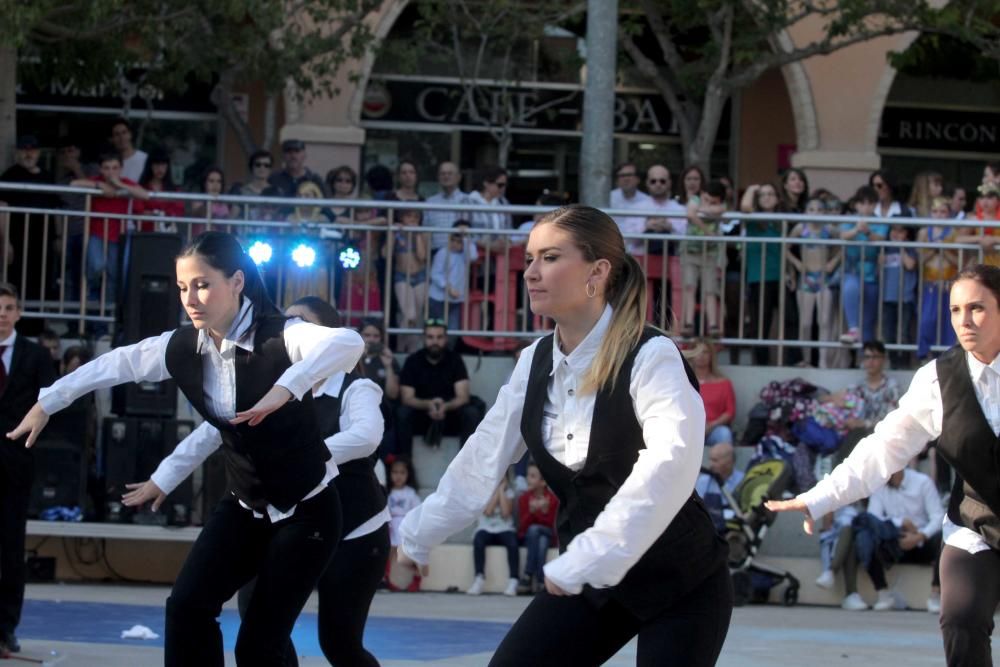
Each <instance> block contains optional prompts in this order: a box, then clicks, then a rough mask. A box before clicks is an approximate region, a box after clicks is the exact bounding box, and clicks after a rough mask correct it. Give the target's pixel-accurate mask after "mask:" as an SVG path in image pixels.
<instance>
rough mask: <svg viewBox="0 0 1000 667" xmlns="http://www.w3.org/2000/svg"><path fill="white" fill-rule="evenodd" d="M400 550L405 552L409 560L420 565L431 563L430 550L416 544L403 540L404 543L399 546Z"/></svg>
mask: <svg viewBox="0 0 1000 667" xmlns="http://www.w3.org/2000/svg"><path fill="white" fill-rule="evenodd" d="M399 548H400V549H402V550H403V553H404V554H405V555H406V557H407V558H409V559H410V560H412V561H413V562H414V563H416V564H418V565H427V564H428V563H429V562H430V559H431V552H430V549H427V548H426V547H423V546H420V545H419V544H417V543H415V542H411V541H409V540H407V539H406V538H403V542H402V543H401V544H400V545H399Z"/></svg>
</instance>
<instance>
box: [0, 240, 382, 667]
mask: <svg viewBox="0 0 1000 667" xmlns="http://www.w3.org/2000/svg"><path fill="white" fill-rule="evenodd" d="M176 272H177V284H178V286H179V288H180V293H181V302H182V303H183V305H184V309H185V310H186V311H187V314H188V317H189V318H190V319H191V322H192V324H193V327H181V328H179V329H176V330H174V331H169V332H166V333H164V334H161V335H160V336H155V337H152V338H147V339H146V340H143V341H141V342H139V343H137V344H135V345H129V346H125V347H119V348H116V349H114V350H111V351H110V352H108V353H106V354H103V355H101V356H100V357H98V358H97V359H95V360H94V361H91V362H90V363H88V364H85V365H83V366H81V367H80V368H79V369H77V370H76V371H75V372H73V373H71V374H69V375H67V376H66V377H64V378H62V379H60V380H59V381H58V382H56V383H55V384H54V385H52V386H51V387H49V388H47V389H45V390H43V391H42V392H41V393H40V394H39V402H38V403H37V404H36V405H35V406H34V407H33V408H32V409H31V411H30V412H29V413H28V415H27V416H26V417H25V418H24V420H23V421H22V422H21V424H20V425H19V426H18V427H17V428H16V429H15V430H14V431H12V432H11V433H9V434H8V437H10V438H12V439H16V438H17V437H20V436H21V435H23V434H28V440H27V445H28V446H31V445H32V444H33V443H34V442H35V440H36V439H37V438H38V434H39V432H40V431H41V430H42V429H43V428H44V427H45V424H46V422H47V421H48V418H49V415H50V414H52V413H53V412H56V411H58V410H61V409H62V408H64V407H66V406H67V405H69V404H70V403H72V402H73V401H74V400H75V399H76V398H78V397H80V396H81V395H83V394H85V393H87V392H89V391H93V390H95V389H99V388H103V387H111V386H114V385H117V384H122V383H124V382H144V381H148V382H158V381H162V380H166V379H168V378H173V379H174V380H175V381H176V382H177V384H178V387H179V388H180V389H181V391H182V392H183V393H184V394H185V396H186V397H187V398H188V400H189V401H191V403H192V405H193V406H194V407H195V409H196V410H198V412H199V413H201V415H202V417H204V418H205V420H206V421H207V422H209V423H210V424H211V425H212V426H214V427H215V428H216V429H218V430H219V432H220V433H221V434H222V440H223V453H224V456H225V461H226V469H227V478H228V482H229V487H230V490H231V491H232V493H231V495H229V496H227V497H226V498H225V499H223V500H222V501H221V502H220V503H219V505H218V507H217V508H216V509H215V512H214V513H213V514H212V516H211V517H210V518H209V519H208V521H207V523H206V525H205V528H204V529H203V530H202V532H201V534H200V535H199V537H198V539H197V540H196V541H195V543H194V546H193V547H192V549H191V553H190V554H189V556H188V558H187V560H186V561H185V563H184V566H183V568H182V569H181V572H180V574H179V575H178V577H177V581H176V582H175V583H174V587H173V590H172V591H171V594H170V597H169V598H168V600H167V609H166V632H165V663H166V664H167V665H168V666H169V667H181V666H183V667H192V666H196V667H200V666H202V665H206V666H209V665H210V666H213V667H221V666H222V665H223V662H224V659H223V650H222V633H221V632H220V630H219V624H218V622H217V620H216V619H217V617H218V615H219V613H220V612H221V610H222V605H223V603H225V602H226V601H227V600H228V599H230V598H231V597H232V596H233V594H234V593H236V591H237V590H238V589H239V588H240V587H241V586H242V585H243V584H245V583H246V582H247V581H249V580H250V579H251V578H253V577H254V576H256V577H257V590H256V592H255V595H254V599H253V601H252V603H251V605H250V609H249V610H248V612H247V615H246V618H245V619H244V621H243V624H242V626H241V627H240V633H239V636H238V638H237V642H236V659H237V662H238V663H239V664H240V665H241V666H242V665H267V666H270V667H273V666H277V665H282V664H283V659H284V652H285V646H286V644H287V642H288V637H289V635H290V633H291V630H292V626H293V625H294V622H295V619H296V617H297V616H298V615H299V612H300V611H301V609H302V607H303V605H304V604H305V602H306V600H307V599H308V597H309V594H310V593H311V592H312V591H313V589H314V588H315V586H316V582H317V581H318V579H319V577H320V575H321V574H322V573H323V570H324V568H325V567H326V565H327V563H328V562H329V560H330V556H331V555H332V554H333V551H334V549H335V548H336V545H337V543H338V541H339V539H340V524H341V519H340V516H341V511H340V501H339V498H338V496H337V492H336V489H334V488H330V487H328V484H329V482H330V481H331V480H332V479H333V478H334V477H335V476H336V474H337V466H336V464H335V463H334V462H333V461H332V460H331V459H330V452H329V451H328V450H327V448H326V447H325V446H324V444H323V438H322V437H321V435H320V432H319V427H318V425H317V422H316V418H315V414H314V411H313V408H312V397H311V392H310V390H311V389H312V388H313V387H314V386H316V385H317V384H318V383H319V382H321V381H323V380H325V379H326V378H328V377H330V376H332V375H334V374H336V373H338V372H341V371H349V370H351V369H352V368H354V366H355V365H356V364H357V361H358V359H359V357H360V355H361V353H362V351H363V349H364V344H363V342H362V340H361V337H360V336H359V335H358V334H357V333H355V332H354V331H351V330H348V329H327V328H325V327H319V326H316V325H313V324H309V323H306V322H303V321H302V320H299V319H286V318H285V317H284V316H282V314H281V313H280V312H279V311H278V310H277V309H276V308H275V307H274V304H272V303H271V301H270V299H269V298H268V296H267V292H266V290H265V288H264V285H263V283H262V282H261V278H260V274H259V273H258V271H257V268H256V266H255V265H254V263H253V261H252V260H251V259H250V258H249V256H247V255H246V253H244V251H243V248H242V247H240V244H239V242H238V241H237V240H236V239H235V237H233V236H231V235H229V234H224V233H221V232H207V233H205V234H203V235H201V236H199V237H198V238H196V239H195V240H194V241H193V242H192V244H191V245H190V246H189V247H188V248H186V249H185V250H184V251H183V252H182V253H181V254H180V256H178V258H177V262H176ZM292 399H297V400H292Z"/></svg>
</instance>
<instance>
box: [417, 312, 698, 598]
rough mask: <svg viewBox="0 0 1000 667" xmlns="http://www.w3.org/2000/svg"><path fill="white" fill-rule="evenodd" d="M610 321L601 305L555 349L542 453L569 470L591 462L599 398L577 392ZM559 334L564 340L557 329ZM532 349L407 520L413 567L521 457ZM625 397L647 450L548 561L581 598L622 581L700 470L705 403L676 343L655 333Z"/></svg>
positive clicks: (549, 573) (474, 512) (552, 574)
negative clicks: (570, 340)
mask: <svg viewBox="0 0 1000 667" xmlns="http://www.w3.org/2000/svg"><path fill="white" fill-rule="evenodd" d="M611 316H612V311H611V308H610V307H607V308H605V310H604V314H603V315H602V316H601V318H600V320H598V322H597V324H595V325H594V328H593V329H591V331H590V333H589V334H588V335H587V336H586V338H585V339H584V340H583V341H582V342H581V343H580V345H579V346H578V347H577V348H576V349H575V350H573V352H571V353H570V354H568V355H566V354H563V353H562V351H560V349H559V346H558V345H553V351H552V361H553V371H552V376H551V380H550V382H549V388H548V389H549V390H548V398H547V400H546V405H545V411H546V412H547V413H549V416H548V417H547V418H546V419H545V422H547V424H548V425H547V426H546V425H545V424H543V433H542V435H543V441H544V444H545V447H546V449H548V450H549V451H550V452H551V453H552V454H553V455H554V456H555V457H556V458H557V459H558V460H559V461H560V462H561V463H563V464H564V465H568V466H570V467H575V468H578V467H579V466H580V465H581V464H582V462H583V461H585V460H586V456H587V450H588V448H589V439H590V421H591V419H592V417H593V413H594V403H595V399H596V396H595V394H594V393H592V392H588V393H586V394H583V395H580V392H578V391H577V388H578V387H579V386H580V383H581V381H582V376H583V373H584V372H585V371H586V370H587V369H588V368H589V366H590V364H591V362H592V361H593V358H594V356H595V354H596V352H597V349H598V347H599V343H600V341H601V339H602V338H603V337H604V335H605V334H606V333H607V330H608V326H609V324H610V322H611ZM555 336H556V340H557V341H558V340H559V329H558V327H557V328H556V333H555ZM536 348H537V342H536V343H535V344H533V345H532V346H531V347H528V348H527V349H525V350H524V352H522V353H521V358H520V360H519V361H518V362H517V366H516V367H515V368H514V372H513V374H512V375H511V378H510V381H508V382H507V384H506V385H504V386H503V387H502V388H501V389H500V393H499V395H498V396H497V400H496V403H495V404H494V405H493V408H492V409H490V411H489V412H488V413H487V414H486V417H485V418H484V419H483V421H482V423H481V424H480V425H479V428H478V429H476V432H475V433H474V434H473V435H472V436H471V437H470V438H469V440H468V441H467V442H466V443H465V446H464V447H463V448H462V449H461V450H460V451H459V453H458V456H456V457H455V459H454V460H453V461H452V462H451V465H449V466H448V470H447V472H445V475H444V477H442V479H441V482H440V484H439V485H438V488H437V491H435V492H434V493H433V494H431V495H430V496H429V497H428V498H427V499H426V500H424V502H423V503H422V504H421V505H420V507H418V508H416V509H414V510H413V511H411V512H410V513H409V514H408V515H407V516H406V518H405V519H404V520H403V523H402V526H401V533H402V538H403V542H402V549H403V551H404V553H406V555H407V556H409V557H410V558H412V559H413V560H415V561H416V562H418V563H427V560H428V555H429V552H430V549H431V548H432V547H434V546H436V545H438V544H440V543H441V542H443V541H444V540H445V539H446V538H447V537H448V536H449V535H451V534H452V533H455V532H457V531H458V530H460V529H462V528H464V527H465V526H468V525H469V524H471V523H472V522H473V521H476V519H477V518H478V517H479V515H480V514H481V513H482V511H483V508H485V507H486V503H487V502H488V501H489V499H490V497H491V496H492V495H493V491H494V490H495V489H496V487H497V485H498V484H499V482H500V478H501V477H502V476H503V475H504V474H505V472H506V470H507V468H508V467H509V466H510V465H511V464H512V463H513V462H514V461H516V460H518V459H520V458H521V456H522V455H523V454H524V451H525V449H526V447H525V444H524V439H523V438H522V437H521V414H522V411H523V408H524V398H525V392H526V391H527V387H528V378H529V375H530V371H531V362H532V358H533V357H534V354H535V350H536ZM629 393H630V394H631V396H632V404H633V406H634V408H635V416H636V418H637V419H638V421H639V424H640V425H641V426H642V431H643V439H644V440H645V445H646V448H645V449H643V450H642V451H641V453H640V454H639V459H638V461H636V464H635V466H634V467H633V469H632V472H631V474H630V475H629V476H628V478H627V479H626V480H625V483H624V484H622V486H621V488H620V489H619V490H618V492H617V493H616V494H615V495H614V496H613V497H612V498H611V500H610V501H609V502H608V504H607V505H606V506H605V508H604V511H602V512H601V514H600V515H598V517H597V520H596V521H595V522H594V525H593V526H591V527H590V528H589V529H587V530H586V531H584V532H583V533H580V534H579V535H577V536H576V537H575V538H574V539H573V541H572V542H570V543H569V545H567V548H566V552H565V553H563V554H561V555H560V556H559V557H558V558H556V559H555V560H553V561H551V562H549V563H548V564H547V565H545V576H546V577H547V578H549V579H551V580H552V581H553V583H555V584H557V585H558V586H559V587H560V588H562V589H563V590H566V591H567V592H569V593H573V594H576V593H579V592H580V591H581V590H582V589H583V585H584V584H590V585H591V586H593V587H595V588H605V587H609V586H614V585H616V584H617V583H618V582H620V581H621V580H622V578H623V577H624V576H625V574H626V573H627V572H628V570H629V569H630V568H631V567H632V566H633V565H635V563H636V562H637V561H638V560H639V558H640V557H642V555H643V554H644V553H645V552H646V550H647V549H649V547H650V546H651V545H652V544H653V542H654V541H656V539H657V538H658V537H659V536H660V535H661V534H662V533H663V531H664V530H666V528H667V526H668V525H670V522H671V521H672V520H673V518H674V517H675V516H676V515H677V512H678V511H680V508H681V507H682V506H683V505H684V503H685V502H686V501H687V499H688V498H689V497H690V495H691V491H692V489H693V488H694V483H695V479H696V478H697V477H698V471H699V469H700V467H701V459H702V451H703V443H704V441H705V407H704V404H703V403H702V400H701V397H700V396H699V395H698V392H697V391H695V390H694V388H693V387H692V386H691V385H690V383H689V382H688V381H687V376H686V374H685V372H684V366H683V363H682V361H681V355H680V352H679V351H678V350H677V347H676V346H675V345H674V344H673V342H671V341H670V339H668V338H666V337H657V338H654V339H652V340H650V341H648V342H647V343H646V344H645V345H643V347H642V349H641V350H640V351H639V353H638V354H637V355H636V358H635V364H634V366H633V368H632V375H631V377H630V379H629ZM570 434H572V435H573V437H572V438H570V437H569V435H570Z"/></svg>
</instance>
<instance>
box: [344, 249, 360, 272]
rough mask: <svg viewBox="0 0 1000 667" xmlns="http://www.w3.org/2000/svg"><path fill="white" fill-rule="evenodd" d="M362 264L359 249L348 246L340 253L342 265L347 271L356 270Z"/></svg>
mask: <svg viewBox="0 0 1000 667" xmlns="http://www.w3.org/2000/svg"><path fill="white" fill-rule="evenodd" d="M360 264H361V253H360V252H358V250H357V248H354V247H352V246H347V247H346V248H344V249H343V250H341V251H340V265H341V266H343V267H344V268H345V269H347V270H351V269H356V268H358V266H359V265H360Z"/></svg>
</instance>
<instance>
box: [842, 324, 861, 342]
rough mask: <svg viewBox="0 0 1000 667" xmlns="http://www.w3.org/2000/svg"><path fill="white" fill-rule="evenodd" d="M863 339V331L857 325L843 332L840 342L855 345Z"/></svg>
mask: <svg viewBox="0 0 1000 667" xmlns="http://www.w3.org/2000/svg"><path fill="white" fill-rule="evenodd" d="M860 339H861V332H860V331H858V329H857V327H854V328H852V329H848V330H847V333H844V334H841V336H840V342H841V343H843V344H844V345H854V344H855V343H857V342H858V341H859V340H860Z"/></svg>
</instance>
